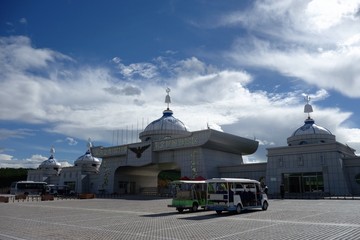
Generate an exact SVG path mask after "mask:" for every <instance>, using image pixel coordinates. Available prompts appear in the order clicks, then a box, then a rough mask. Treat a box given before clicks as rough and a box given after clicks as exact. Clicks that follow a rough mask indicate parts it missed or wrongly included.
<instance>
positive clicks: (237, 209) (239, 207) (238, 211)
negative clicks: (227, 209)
mask: <svg viewBox="0 0 360 240" xmlns="http://www.w3.org/2000/svg"><path fill="white" fill-rule="evenodd" d="M241 210H242V207H241V205H240V204H238V205H237V206H236V213H238V214H240V213H241Z"/></svg>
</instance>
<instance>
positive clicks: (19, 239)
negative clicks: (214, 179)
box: [0, 216, 176, 240]
mask: <svg viewBox="0 0 360 240" xmlns="http://www.w3.org/2000/svg"><path fill="white" fill-rule="evenodd" d="M7 218H11V219H16V220H22V221H30V222H37V223H41V224H48V225H55V226H66V227H72V228H82V229H90V230H95V231H102V232H111V233H121V234H127V235H130V236H138V237H139V236H140V237H147V235H145V233H146V232H141V233H134V232H124V231H118V230H111V229H106V228H99V227H84V226H78V225H71V224H66V223H51V222H46V221H40V220H33V219H24V218H17V217H9V216H8V217H7ZM0 234H1V233H0ZM4 237H5V235H4ZM6 237H9V238H11V236H10V235H6ZM12 238H13V239H15V240H26V239H24V238H17V237H12ZM157 238H158V239H169V238H165V237H159V236H157ZM175 239H176V238H174V240H175Z"/></svg>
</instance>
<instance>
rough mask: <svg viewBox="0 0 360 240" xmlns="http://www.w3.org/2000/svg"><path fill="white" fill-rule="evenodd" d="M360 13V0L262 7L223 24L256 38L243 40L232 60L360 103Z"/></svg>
mask: <svg viewBox="0 0 360 240" xmlns="http://www.w3.org/2000/svg"><path fill="white" fill-rule="evenodd" d="M359 7H360V1H359V0H344V1H337V0H329V1H326V0H313V1H296V0H286V1H285V0H284V1H270V0H269V1H268V0H264V1H256V2H255V3H254V6H253V7H252V8H250V9H247V10H244V11H241V12H234V13H232V14H228V15H226V16H225V17H222V18H221V21H220V22H221V25H222V26H226V25H231V26H241V27H243V28H245V29H246V30H247V31H248V32H249V34H250V35H251V36H252V37H251V38H248V36H249V35H246V37H244V36H241V37H239V38H238V39H237V40H236V41H235V42H234V45H233V48H232V49H230V50H229V51H228V52H227V53H226V56H227V57H229V59H230V62H231V63H234V61H235V63H237V64H239V65H241V66H251V67H258V68H262V69H270V70H273V71H277V72H279V73H280V74H282V75H284V76H290V77H294V78H297V79H299V80H303V81H305V82H307V83H309V84H312V85H315V86H317V87H319V88H325V89H334V90H336V91H338V92H341V93H342V94H343V95H346V96H350V97H360V93H359V91H357V89H359V88H360V77H359V76H360V70H359V68H358V67H357V65H358V62H359V61H360V45H359V39H360V38H359V31H360V24H359V23H360V16H359ZM258 16H261V18H260V17H258ZM264 36H265V37H264Z"/></svg>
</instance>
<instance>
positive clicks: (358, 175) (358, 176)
mask: <svg viewBox="0 0 360 240" xmlns="http://www.w3.org/2000/svg"><path fill="white" fill-rule="evenodd" d="M355 181H356V183H357V184H360V173H358V174H357V175H356V176H355Z"/></svg>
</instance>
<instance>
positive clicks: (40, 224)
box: [0, 198, 360, 240]
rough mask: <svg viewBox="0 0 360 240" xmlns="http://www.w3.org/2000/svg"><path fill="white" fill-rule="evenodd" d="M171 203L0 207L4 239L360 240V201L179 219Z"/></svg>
mask: <svg viewBox="0 0 360 240" xmlns="http://www.w3.org/2000/svg"><path fill="white" fill-rule="evenodd" d="M169 203H170V199H151V198H150V199H146V200H141V199H139V198H136V199H131V198H127V199H125V198H123V199H86V200H78V199H72V200H55V201H49V202H47V201H46V202H41V201H39V202H38V201H29V202H26V201H25V202H21V201H20V202H10V203H0V239H4V240H7V239H16V240H23V239H36V240H38V239H46V240H48V239H86V240H88V239H207V240H213V239H276V240H280V239H326V240H330V239H360V201H359V200H270V206H269V208H268V210H267V211H261V210H256V211H248V212H245V213H241V214H229V213H223V214H221V215H217V214H216V213H215V212H211V211H202V210H201V211H198V212H195V213H190V212H189V213H188V212H184V213H183V214H179V213H177V212H176V211H175V209H173V208H168V207H167V204H169Z"/></svg>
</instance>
